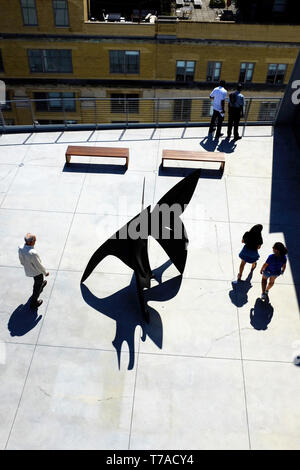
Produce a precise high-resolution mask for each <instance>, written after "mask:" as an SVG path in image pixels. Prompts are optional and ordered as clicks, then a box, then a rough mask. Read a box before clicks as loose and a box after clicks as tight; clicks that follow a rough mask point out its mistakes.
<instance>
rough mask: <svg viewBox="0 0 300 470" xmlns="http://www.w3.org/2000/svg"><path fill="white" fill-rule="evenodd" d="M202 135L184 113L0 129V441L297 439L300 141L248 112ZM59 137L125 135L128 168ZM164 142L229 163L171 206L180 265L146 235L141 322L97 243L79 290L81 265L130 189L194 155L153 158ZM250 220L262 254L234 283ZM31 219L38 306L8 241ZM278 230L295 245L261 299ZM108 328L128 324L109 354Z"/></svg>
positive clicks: (65, 445) (124, 271) (24, 444)
mask: <svg viewBox="0 0 300 470" xmlns="http://www.w3.org/2000/svg"><path fill="white" fill-rule="evenodd" d="M206 136H207V128H204V127H199V128H197V127H193V128H161V129H127V130H120V129H119V130H118V129H114V130H96V131H93V132H92V131H76V132H72V131H69V132H44V133H43V132H42V133H32V134H15V135H13V134H10V135H4V134H3V135H2V136H1V137H0V221H1V223H0V233H1V237H2V250H1V252H0V276H1V283H0V318H1V321H0V376H1V391H0V418H1V419H0V422H1V427H0V447H1V448H2V449H250V448H251V449H298V450H299V449H300V441H299V435H300V424H299V423H300V409H299V406H297V399H298V396H299V389H300V368H299V367H296V366H295V364H294V362H293V361H294V358H295V356H296V355H297V354H299V353H300V322H299V300H300V261H299V255H298V253H299V249H298V241H299V238H300V222H299V221H300V218H299V196H300V182H299V181H300V180H299V176H300V159H299V150H298V149H297V147H296V144H295V141H294V137H293V135H292V133H291V132H290V131H289V130H278V129H275V132H273V128H272V127H268V126H265V127H264V126H261V127H255V126H253V127H247V128H246V129H245V135H244V137H243V139H242V140H240V141H238V142H237V143H234V142H233V141H230V142H229V143H228V142H227V141H224V140H219V141H215V140H208V139H207V137H206ZM69 143H78V144H80V145H88V146H97V145H105V146H116V147H129V149H130V164H129V169H128V171H126V172H124V171H123V170H121V169H120V167H118V166H116V165H113V164H110V162H109V161H108V162H106V163H105V164H104V162H101V163H99V160H97V159H95V160H93V159H90V160H87V159H82V158H80V157H72V163H71V166H70V167H65V165H64V163H65V158H64V154H65V150H66V146H67V145H68V144H69ZM168 148H169V149H186V150H203V149H204V150H215V151H223V152H225V153H226V166H225V172H224V174H223V175H222V174H221V173H220V171H219V170H218V165H217V164H204V163H203V164H201V165H200V166H201V168H203V171H202V173H201V177H200V179H199V182H198V185H197V188H196V191H195V193H194V196H193V198H192V200H191V203H190V205H189V207H188V209H187V210H186V211H185V213H184V214H183V217H182V218H183V220H184V221H185V226H186V230H187V233H188V237H189V239H190V244H189V250H188V260H187V265H186V269H185V272H184V275H183V278H182V280H181V279H180V278H179V277H178V272H177V271H176V269H175V267H174V266H173V265H170V263H169V262H168V258H167V256H166V254H165V253H164V252H163V251H162V250H161V248H160V246H159V245H158V244H157V243H156V241H155V240H154V239H151V240H150V249H149V254H150V263H151V266H152V268H153V269H155V273H156V278H157V279H158V282H156V281H153V286H152V287H151V289H150V290H148V291H147V293H146V296H147V299H148V305H149V307H150V323H149V325H144V324H143V325H142V327H143V334H142V328H141V325H140V323H141V316H140V313H139V307H138V304H137V299H136V291H135V286H134V279H133V275H132V271H131V270H129V268H127V267H126V266H125V265H124V264H122V263H121V262H120V261H119V260H118V259H117V258H112V257H108V258H106V259H105V260H104V261H103V262H102V263H101V264H100V265H99V266H98V267H97V268H96V270H95V272H94V273H93V274H92V275H91V276H90V277H89V278H88V280H87V281H86V283H85V285H86V287H85V288H83V289H82V290H81V289H80V278H81V275H82V273H83V270H84V268H85V266H86V264H87V262H88V260H89V259H90V256H91V255H92V253H93V252H94V250H95V249H96V248H97V247H98V246H100V245H101V244H102V243H103V242H104V241H105V240H106V239H107V238H108V237H109V236H111V235H112V234H113V233H114V232H115V231H116V230H117V229H119V228H120V227H121V226H122V225H124V223H126V222H127V221H128V220H129V218H130V217H132V216H134V215H136V214H137V213H138V212H139V211H140V210H141V207H142V202H143V204H144V207H146V206H147V205H148V204H155V203H156V202H157V201H158V200H159V198H160V197H161V196H162V195H163V194H164V193H165V192H166V191H168V189H170V188H171V187H172V186H174V185H175V184H176V183H177V182H178V181H180V179H181V178H182V177H183V176H185V175H186V174H187V173H188V172H189V171H190V169H186V168H183V167H182V166H180V165H179V164H178V165H177V167H173V168H169V169H166V170H163V171H161V169H160V162H161V155H162V150H163V149H168ZM107 163H108V164H107ZM111 163H114V162H111ZM214 165H215V166H214ZM184 166H186V164H185V165H184ZM194 166H195V167H196V166H197V165H196V164H195V165H194ZM144 182H145V186H144ZM143 186H144V188H145V191H144V197H143ZM256 223H261V224H263V226H264V230H263V238H264V244H263V246H262V248H261V250H260V255H261V258H260V260H259V263H258V267H257V268H256V270H255V271H254V272H253V276H252V277H251V276H248V274H249V267H246V268H245V271H244V276H243V279H244V282H241V283H239V284H238V285H237V284H234V283H233V280H234V279H236V275H237V271H238V266H239V258H238V253H239V251H240V249H241V246H242V244H241V239H242V235H243V233H244V232H245V231H246V230H248V229H249V228H250V227H251V226H252V225H254V224H256ZM28 231H31V232H34V233H36V234H37V244H36V248H37V250H38V252H39V253H40V255H41V258H42V261H43V262H44V264H45V266H46V267H47V269H49V271H50V276H49V277H48V278H47V279H48V285H47V286H46V288H45V290H44V292H43V294H42V295H41V298H43V299H44V303H43V304H42V306H41V307H40V309H39V311H38V317H37V316H35V315H33V314H30V313H29V312H28V310H26V308H27V307H26V303H27V301H28V299H29V297H30V295H31V290H32V280H31V279H29V278H26V277H25V276H24V271H23V268H22V267H21V266H20V264H19V260H18V253H17V247H18V245H21V244H22V240H23V236H24V234H25V233H26V232H28ZM276 241H282V242H283V243H285V244H286V245H287V247H288V249H289V261H288V265H287V269H286V272H285V274H284V276H281V277H280V278H278V279H277V280H276V284H275V286H274V288H273V289H272V290H271V291H270V304H267V305H262V303H261V301H260V300H259V297H260V294H261V287H260V280H261V276H260V274H259V270H260V267H261V265H262V263H263V262H264V261H265V259H266V257H267V255H268V254H270V253H271V251H272V246H273V243H274V242H276ZM247 276H248V277H247ZM160 280H161V281H162V282H161V283H160V282H159V281H160ZM115 336H117V339H118V340H120V341H122V340H125V342H124V343H123V345H122V352H121V364H120V368H119V367H118V360H117V353H116V349H115V347H114V345H113V343H112V342H113V340H114V338H115ZM126 341H127V342H126ZM130 355H131V356H133V358H134V360H133V367H132V368H130V369H128V363H129V356H130Z"/></svg>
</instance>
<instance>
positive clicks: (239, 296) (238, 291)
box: [229, 271, 253, 307]
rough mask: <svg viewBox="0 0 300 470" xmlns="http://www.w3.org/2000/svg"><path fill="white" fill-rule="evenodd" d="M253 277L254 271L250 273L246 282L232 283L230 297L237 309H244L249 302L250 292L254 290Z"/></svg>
mask: <svg viewBox="0 0 300 470" xmlns="http://www.w3.org/2000/svg"><path fill="white" fill-rule="evenodd" d="M252 275H253V271H250V274H249V275H248V277H247V279H245V280H244V281H233V282H232V283H231V285H232V290H231V291H230V292H229V297H230V300H231V302H232V303H233V304H234V305H235V306H236V307H243V305H245V304H246V303H247V302H248V292H249V290H250V289H251V288H252V284H251V279H252Z"/></svg>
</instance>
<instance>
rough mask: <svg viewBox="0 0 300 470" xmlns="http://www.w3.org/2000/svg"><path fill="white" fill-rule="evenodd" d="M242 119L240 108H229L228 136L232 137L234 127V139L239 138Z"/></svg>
mask: <svg viewBox="0 0 300 470" xmlns="http://www.w3.org/2000/svg"><path fill="white" fill-rule="evenodd" d="M240 119H241V110H240V108H231V107H230V106H229V107H228V127H227V136H228V137H230V136H231V131H232V127H233V135H234V138H236V137H238V136H239V123H240Z"/></svg>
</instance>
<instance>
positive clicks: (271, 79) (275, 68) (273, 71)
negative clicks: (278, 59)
mask: <svg viewBox="0 0 300 470" xmlns="http://www.w3.org/2000/svg"><path fill="white" fill-rule="evenodd" d="M286 69H287V65H286V64H269V68H268V73H267V83H272V84H273V85H276V84H281V83H283V81H284V77H285V72H286Z"/></svg>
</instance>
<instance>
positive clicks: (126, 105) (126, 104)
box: [123, 98, 130, 127]
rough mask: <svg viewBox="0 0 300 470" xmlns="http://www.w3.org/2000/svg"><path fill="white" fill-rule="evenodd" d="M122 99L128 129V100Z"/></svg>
mask: <svg viewBox="0 0 300 470" xmlns="http://www.w3.org/2000/svg"><path fill="white" fill-rule="evenodd" d="M123 99H124V102H125V107H126V126H127V127H128V107H129V106H128V99H127V98H123ZM129 99H130V98H129Z"/></svg>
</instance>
